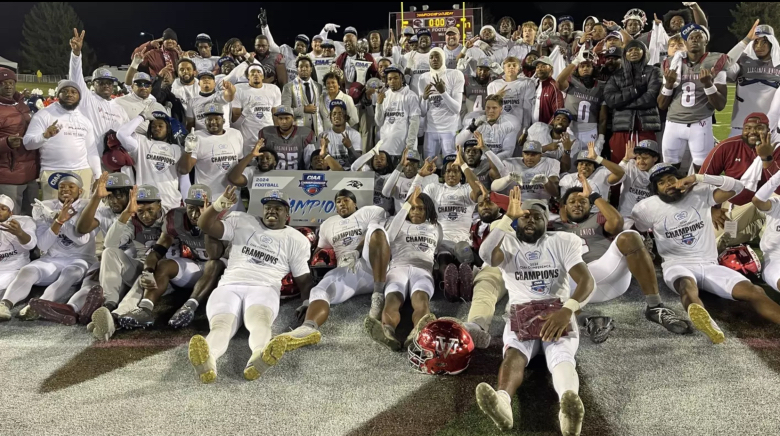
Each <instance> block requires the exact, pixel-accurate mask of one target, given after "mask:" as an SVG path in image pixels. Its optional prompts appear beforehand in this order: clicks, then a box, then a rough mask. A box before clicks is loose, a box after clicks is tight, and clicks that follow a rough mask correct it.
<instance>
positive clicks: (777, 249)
mask: <svg viewBox="0 0 780 436" xmlns="http://www.w3.org/2000/svg"><path fill="white" fill-rule="evenodd" d="M769 203H770V204H771V205H772V208H771V209H769V210H768V211H766V212H764V213H765V214H766V227H765V228H764V235H763V236H762V237H761V251H762V252H763V253H764V259H766V258H768V257H769V255H771V256H772V257H774V258H775V259H777V256H778V254H780V197H771V198H770V199H769ZM0 265H2V263H0Z"/></svg>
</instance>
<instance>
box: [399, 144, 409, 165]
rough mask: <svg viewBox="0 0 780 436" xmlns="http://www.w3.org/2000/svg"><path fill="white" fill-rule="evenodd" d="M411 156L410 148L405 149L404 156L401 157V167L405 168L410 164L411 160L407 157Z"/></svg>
mask: <svg viewBox="0 0 780 436" xmlns="http://www.w3.org/2000/svg"><path fill="white" fill-rule="evenodd" d="M407 154H409V147H407V148H405V149H404V154H403V155H402V156H401V166H402V167H405V166H406V165H407V164H408V163H409V159H408V158H407V157H406V155H407Z"/></svg>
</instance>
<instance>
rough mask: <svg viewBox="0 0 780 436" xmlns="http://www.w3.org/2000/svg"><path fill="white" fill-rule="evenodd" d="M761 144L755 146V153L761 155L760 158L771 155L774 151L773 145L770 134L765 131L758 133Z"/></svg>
mask: <svg viewBox="0 0 780 436" xmlns="http://www.w3.org/2000/svg"><path fill="white" fill-rule="evenodd" d="M760 136H761V144H759V145H757V146H756V154H757V155H759V156H761V158H762V159H766V158H767V157H769V156H772V155H773V154H774V152H775V147H774V146H773V145H772V134H771V133H770V132H766V133H763V134H761V135H760Z"/></svg>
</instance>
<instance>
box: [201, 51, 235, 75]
mask: <svg viewBox="0 0 780 436" xmlns="http://www.w3.org/2000/svg"><path fill="white" fill-rule="evenodd" d="M225 62H232V63H234V64H235V63H236V61H235V60H234V59H233V58H231V57H230V56H222V57H221V58H219V60H218V61H217V65H219V66H220V67H221V66H222V64H224V63H225ZM201 75H211V77H214V74H212V73H211V72H210V71H204V72H202V73H199V74H198V77H200V76H201Z"/></svg>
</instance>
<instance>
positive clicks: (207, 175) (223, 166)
mask: <svg viewBox="0 0 780 436" xmlns="http://www.w3.org/2000/svg"><path fill="white" fill-rule="evenodd" d="M195 135H197V137H198V141H199V143H198V149H197V150H195V151H194V152H193V153H192V157H193V158H195V159H197V162H196V163H195V183H200V184H203V185H206V186H208V187H209V189H211V192H212V194H213V195H219V194H217V193H222V192H224V191H225V188H226V187H227V185H228V184H230V182H229V181H228V179H227V175H228V172H230V168H232V167H233V165H235V164H236V162H238V161H239V160H240V159H241V158H242V157H243V143H244V138H243V137H242V136H241V133H240V132H239V131H238V130H236V129H231V128H227V129H226V130H225V133H223V134H222V135H212V134H210V133H208V132H207V131H203V130H197V131H195ZM250 183H251V181H250ZM236 193H238V192H236Z"/></svg>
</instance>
